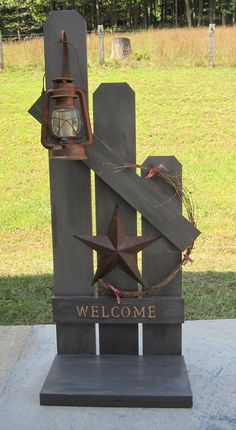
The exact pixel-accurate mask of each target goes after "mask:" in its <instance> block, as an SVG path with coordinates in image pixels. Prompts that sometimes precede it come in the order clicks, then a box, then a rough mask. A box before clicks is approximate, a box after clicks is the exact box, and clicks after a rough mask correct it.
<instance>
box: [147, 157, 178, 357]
mask: <svg viewBox="0 0 236 430" xmlns="http://www.w3.org/2000/svg"><path fill="white" fill-rule="evenodd" d="M158 164H163V165H164V166H165V167H166V168H167V172H166V173H168V174H169V175H171V176H178V179H179V181H180V183H181V179H182V168H181V164H180V163H179V162H178V161H177V160H176V158H175V157H149V158H148V159H147V160H146V161H145V162H144V164H143V165H144V166H145V167H147V168H148V169H150V168H151V167H154V166H156V165H158ZM146 173H147V172H146V171H143V173H142V175H143V176H145V175H146ZM148 185H149V186H150V187H152V188H158V189H160V190H161V191H162V193H163V194H164V195H165V201H163V202H162V205H165V206H166V207H167V208H168V210H169V211H172V210H173V211H176V210H178V211H179V212H180V213H181V201H180V199H179V198H178V196H177V195H175V192H174V191H173V189H172V188H171V187H170V186H169V185H168V184H166V183H164V181H163V180H162V179H161V178H159V177H158V176H157V177H155V178H152V179H149V180H148ZM158 210H159V208H158V207H157V211H158ZM142 230H143V234H145V235H146V234H152V235H153V234H157V231H156V230H155V229H154V228H153V226H152V225H151V224H149V223H148V222H147V221H146V219H145V218H143V219H142ZM180 261H181V251H179V250H178V249H177V248H176V247H175V246H174V245H173V244H172V243H171V242H169V241H168V240H167V239H166V238H165V237H162V238H161V239H160V240H158V241H157V242H156V243H154V244H152V245H151V246H149V247H148V248H146V249H145V250H144V251H143V277H144V279H145V282H146V285H148V286H152V285H155V284H157V283H158V282H160V281H161V280H162V279H164V278H165V277H166V276H167V275H168V274H169V273H170V271H171V270H172V269H173V268H174V267H175V266H177V264H179V263H180ZM181 285H182V276H181V271H180V272H179V273H178V274H177V275H176V277H175V278H174V279H173V280H172V281H170V282H169V283H168V284H167V285H166V286H164V287H163V288H161V290H159V291H158V292H157V293H156V295H157V296H161V297H164V296H168V297H171V296H180V295H181ZM143 352H144V354H147V355H148V354H180V353H181V325H180V324H174V325H163V326H161V325H155V324H153V325H152V326H150V325H149V326H147V325H146V324H144V326H143Z"/></svg>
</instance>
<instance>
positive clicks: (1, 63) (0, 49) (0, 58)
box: [0, 31, 4, 70]
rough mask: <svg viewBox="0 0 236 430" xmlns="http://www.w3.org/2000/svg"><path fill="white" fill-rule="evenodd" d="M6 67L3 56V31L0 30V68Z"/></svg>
mask: <svg viewBox="0 0 236 430" xmlns="http://www.w3.org/2000/svg"><path fill="white" fill-rule="evenodd" d="M3 69H4V57H3V44H2V33H1V31H0V70H3Z"/></svg>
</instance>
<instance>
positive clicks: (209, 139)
mask: <svg viewBox="0 0 236 430" xmlns="http://www.w3.org/2000/svg"><path fill="white" fill-rule="evenodd" d="M42 75H43V72H42V71H41V70H23V69H22V70H18V71H17V70H15V71H6V72H4V73H2V74H1V75H0V81H1V101H0V118H1V137H0V140H1V147H0V181H1V187H0V201H1V206H0V219H1V230H0V241H1V248H2V256H1V260H0V276H1V278H0V306H1V312H0V323H1V324H14V323H16V324H20V323H23V324H24V323H25V324H27V323H44V322H50V321H51V319H52V316H51V295H52V285H53V279H52V275H51V273H52V250H51V227H50V205H49V183H48V162H47V151H46V150H44V149H43V148H42V146H41V144H40V126H39V124H38V123H37V122H36V121H35V120H34V119H33V118H32V117H31V116H30V115H29V114H27V110H28V108H29V107H30V106H31V105H32V103H33V102H34V101H35V99H36V98H37V97H38V96H39V95H40V92H41V83H42ZM101 82H128V83H129V84H130V86H131V87H132V88H133V89H134V90H135V93H136V115H137V159H138V162H139V163H141V162H143V161H144V160H145V159H146V157H148V156H149V155H175V156H176V157H177V158H178V159H179V161H180V162H181V163H182V164H183V173H184V181H185V184H186V185H187V186H188V188H189V189H190V190H191V191H192V192H193V199H194V203H195V209H196V212H197V223H198V227H199V228H200V230H201V231H202V235H201V236H200V238H199V239H198V241H197V243H196V246H195V252H194V253H193V259H194V263H193V264H192V265H189V266H188V267H186V269H184V272H185V273H184V296H185V299H186V316H187V318H192V319H197V318H209V319H210V318H234V317H236V293H235V291H236V289H235V273H234V272H235V262H236V261H235V260H236V259H235V229H234V224H233V221H234V219H235V212H234V209H235V181H234V179H235V171H236V169H235V167H236V163H235V144H236V99H235V97H234V94H235V93H236V69H234V68H219V69H218V68H215V69H208V68H200V67H199V68H180V67H179V68H173V67H172V68H165V69H164V68H163V69H160V68H158V67H150V65H145V64H140V65H139V67H132V68H131V67H130V68H128V67H117V68H115V67H112V66H111V65H110V66H107V67H104V68H95V67H93V66H92V67H90V68H89V87H90V94H92V92H93V91H94V90H95V89H96V88H97V86H98V85H99V84H100V83H101ZM90 107H92V99H91V102H90Z"/></svg>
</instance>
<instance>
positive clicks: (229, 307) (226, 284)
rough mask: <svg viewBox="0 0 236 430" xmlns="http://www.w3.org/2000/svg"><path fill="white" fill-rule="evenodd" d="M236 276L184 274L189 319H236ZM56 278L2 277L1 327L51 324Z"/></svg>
mask: <svg viewBox="0 0 236 430" xmlns="http://www.w3.org/2000/svg"><path fill="white" fill-rule="evenodd" d="M235 287H236V273H234V272H210V271H209V272H184V274H183V296H184V298H185V316H186V319H216V318H236V288H235ZM52 295H53V276H52V275H51V274H45V275H36V276H33V275H28V276H27V275H24V276H23V275H22V276H6V277H0V309H1V311H0V324H1V325H9V324H50V323H52V306H51V299H52Z"/></svg>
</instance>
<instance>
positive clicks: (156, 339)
mask: <svg viewBox="0 0 236 430" xmlns="http://www.w3.org/2000/svg"><path fill="white" fill-rule="evenodd" d="M181 346H182V330H181V324H159V325H157V324H153V325H151V324H150V325H147V324H144V326H143V354H144V355H154V354H156V355H166V354H168V355H169V354H170V355H180V354H181V349H182V348H181Z"/></svg>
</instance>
